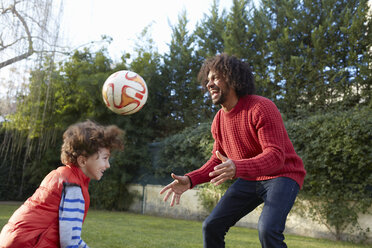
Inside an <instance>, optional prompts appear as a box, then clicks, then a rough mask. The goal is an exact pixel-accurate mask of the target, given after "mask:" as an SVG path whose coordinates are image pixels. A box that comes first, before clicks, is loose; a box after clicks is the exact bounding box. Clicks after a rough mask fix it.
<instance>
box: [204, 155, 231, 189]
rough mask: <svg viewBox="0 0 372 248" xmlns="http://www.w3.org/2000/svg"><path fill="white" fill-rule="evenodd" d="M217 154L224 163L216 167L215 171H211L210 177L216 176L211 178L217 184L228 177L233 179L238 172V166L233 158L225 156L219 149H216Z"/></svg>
mask: <svg viewBox="0 0 372 248" xmlns="http://www.w3.org/2000/svg"><path fill="white" fill-rule="evenodd" d="M216 155H217V158H218V159H219V160H221V161H222V163H221V164H219V165H217V166H216V167H214V171H212V172H211V173H209V176H210V177H215V178H213V179H212V180H211V183H214V185H215V186H217V185H220V184H221V183H223V182H225V181H226V180H228V179H233V178H234V177H235V173H236V166H235V164H234V162H233V161H232V160H231V159H229V158H227V157H225V156H223V155H222V154H221V153H220V152H219V151H216Z"/></svg>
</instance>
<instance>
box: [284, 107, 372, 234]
mask: <svg viewBox="0 0 372 248" xmlns="http://www.w3.org/2000/svg"><path fill="white" fill-rule="evenodd" d="M286 124H287V125H286V127H287V130H288V133H289V136H290V137H291V140H292V141H293V143H294V146H295V149H296V151H297V153H298V154H299V155H300V157H301V158H302V159H303V161H304V164H305V168H306V170H307V176H306V178H305V183H304V187H303V191H302V194H301V195H302V196H303V197H305V198H307V199H310V200H311V201H310V205H309V206H310V207H309V208H307V209H306V210H307V212H308V213H310V215H311V216H312V217H313V219H315V220H317V221H318V222H320V223H323V224H325V225H326V226H327V227H328V228H329V230H330V231H332V232H333V233H334V235H335V236H336V238H337V239H341V236H342V233H343V231H344V230H345V228H346V227H347V226H349V225H351V226H352V227H353V228H354V229H355V231H359V233H360V234H361V235H363V234H365V232H366V231H369V230H361V229H360V226H359V224H358V213H366V212H367V211H368V208H369V207H370V206H371V204H372V192H371V186H372V114H371V109H370V108H368V107H364V108H361V109H358V108H355V109H352V110H349V111H337V112H333V113H327V114H319V115H315V116H311V117H309V118H307V119H305V120H297V121H288V122H287V123H286Z"/></svg>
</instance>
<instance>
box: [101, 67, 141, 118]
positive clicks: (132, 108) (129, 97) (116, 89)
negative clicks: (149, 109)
mask: <svg viewBox="0 0 372 248" xmlns="http://www.w3.org/2000/svg"><path fill="white" fill-rule="evenodd" d="M147 96H148V91H147V85H146V82H145V80H143V78H142V77H141V76H140V75H138V74H137V73H135V72H132V71H125V70H123V71H117V72H115V73H113V74H111V75H110V76H109V77H108V78H107V79H106V81H105V83H104V84H103V87H102V97H103V101H104V102H105V104H106V106H107V107H108V108H109V109H110V110H112V111H113V112H115V113H117V114H120V115H130V114H134V113H136V112H138V111H139V110H140V109H141V108H142V107H143V105H145V103H146V101H147Z"/></svg>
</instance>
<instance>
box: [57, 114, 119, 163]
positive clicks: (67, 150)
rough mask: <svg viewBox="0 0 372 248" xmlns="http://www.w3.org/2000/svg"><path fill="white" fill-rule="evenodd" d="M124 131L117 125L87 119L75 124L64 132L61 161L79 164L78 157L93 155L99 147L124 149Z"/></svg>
mask: <svg viewBox="0 0 372 248" xmlns="http://www.w3.org/2000/svg"><path fill="white" fill-rule="evenodd" d="M123 138H124V131H123V130H121V129H120V128H118V127H117V126H115V125H110V126H101V125H99V124H97V123H94V122H93V121H90V120H87V121H85V122H80V123H76V124H73V125H71V126H69V127H68V128H67V130H66V131H65V132H64V134H63V145H62V149H61V161H62V163H63V164H73V165H76V164H77V158H78V157H79V156H80V155H82V156H86V157H88V156H91V155H93V154H95V153H97V152H98V150H99V148H107V149H109V150H110V151H111V150H122V149H123V148H124V144H123V143H124V141H123Z"/></svg>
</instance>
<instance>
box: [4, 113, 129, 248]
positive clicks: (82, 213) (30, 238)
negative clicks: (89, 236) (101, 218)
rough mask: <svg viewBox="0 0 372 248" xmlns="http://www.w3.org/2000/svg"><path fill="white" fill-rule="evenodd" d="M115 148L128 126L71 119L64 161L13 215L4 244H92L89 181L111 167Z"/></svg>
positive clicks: (34, 245) (25, 247)
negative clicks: (84, 232)
mask: <svg viewBox="0 0 372 248" xmlns="http://www.w3.org/2000/svg"><path fill="white" fill-rule="evenodd" d="M113 149H117V150H122V149H123V131H122V130H121V129H119V128H118V127H116V126H107V127H104V126H101V125H98V124H96V123H94V122H92V121H89V120H88V121H85V122H81V123H77V124H74V125H71V126H70V127H69V128H68V129H67V130H66V131H65V133H64V134H63V145H62V151H61V161H62V163H63V164H64V165H65V166H61V167H59V168H57V169H56V170H53V171H52V172H50V173H49V174H48V175H47V176H46V177H45V178H44V180H43V181H42V182H41V184H40V186H39V188H38V189H37V190H36V191H35V193H34V194H33V195H32V196H31V197H30V198H28V199H27V200H26V201H25V202H24V204H23V205H22V206H21V207H20V208H19V209H17V210H16V211H15V212H14V214H13V215H12V216H11V217H10V219H9V222H8V224H6V225H5V226H4V227H3V230H2V231H1V234H0V247H1V248H3V247H22V248H27V247H38V248H43V247H48V248H52V247H88V246H87V245H86V244H85V242H84V241H83V240H82V239H81V228H82V224H83V221H84V219H85V217H86V214H87V212H88V209H89V203H90V198H89V192H88V184H89V181H90V179H94V180H100V179H101V177H102V175H103V173H104V171H105V170H106V169H108V168H110V163H109V157H110V151H111V150H113Z"/></svg>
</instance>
